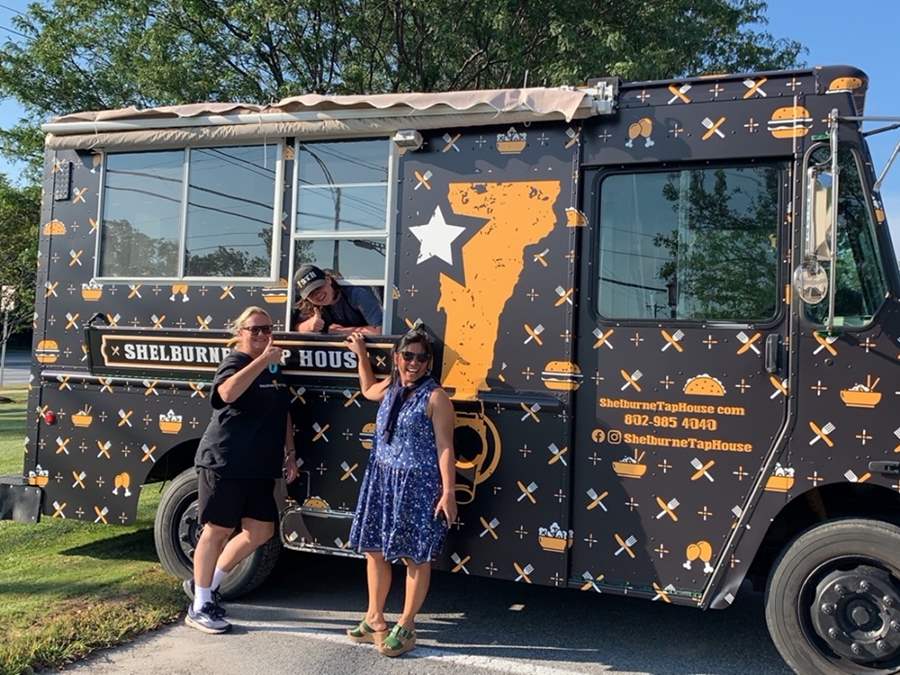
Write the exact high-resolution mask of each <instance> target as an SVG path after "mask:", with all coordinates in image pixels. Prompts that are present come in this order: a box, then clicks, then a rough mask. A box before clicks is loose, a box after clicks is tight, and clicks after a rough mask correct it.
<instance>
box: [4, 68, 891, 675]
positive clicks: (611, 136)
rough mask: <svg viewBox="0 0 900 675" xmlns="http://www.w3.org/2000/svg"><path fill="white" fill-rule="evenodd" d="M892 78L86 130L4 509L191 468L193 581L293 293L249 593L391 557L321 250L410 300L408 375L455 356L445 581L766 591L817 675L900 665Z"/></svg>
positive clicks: (120, 119) (331, 103) (707, 597)
mask: <svg viewBox="0 0 900 675" xmlns="http://www.w3.org/2000/svg"><path fill="white" fill-rule="evenodd" d="M867 84H868V80H867V77H866V75H865V74H864V73H863V72H861V71H860V70H857V69H855V68H852V67H846V66H834V67H817V68H811V69H806V70H794V71H780V72H763V73H752V74H738V75H716V76H713V77H698V78H685V79H677V80H665V81H652V82H622V81H619V80H618V79H615V78H600V79H596V80H592V81H589V82H588V83H587V84H586V85H585V86H580V87H564V88H526V89H511V90H491V91H457V92H446V93H422V94H391V95H366V96H317V95H305V96H297V97H292V98H287V99H285V100H283V101H281V102H279V103H277V104H273V105H265V106H257V105H249V104H237V103H236V104H225V103H207V104H195V105H184V106H173V107H163V108H154V109H147V110H137V109H132V108H129V109H124V110H111V111H102V112H86V113H78V114H70V115H65V116H63V117H59V118H56V119H54V120H53V121H51V122H49V123H48V124H46V125H45V126H44V131H45V132H46V165H45V166H46V169H45V174H44V200H43V207H42V227H41V236H40V252H39V258H38V271H37V274H38V293H37V303H36V307H35V314H34V327H35V342H34V368H33V379H32V382H31V392H30V399H29V404H28V405H29V420H30V426H29V431H28V439H27V443H26V446H25V457H24V467H23V476H22V479H21V480H20V481H18V483H16V484H13V483H8V484H5V485H4V486H3V487H2V488H0V512H2V513H3V515H4V517H15V518H17V519H19V520H26V521H29V520H30V521H34V520H36V519H37V518H38V517H40V516H43V517H45V518H51V519H70V520H71V519H75V520H81V521H84V522H86V523H100V524H103V525H109V526H113V525H116V524H119V523H129V522H131V521H132V520H133V519H134V518H135V514H136V508H137V503H138V498H139V496H140V494H141V488H142V487H143V486H145V485H148V484H151V483H159V482H163V481H164V482H166V488H165V492H164V495H163V497H162V501H161V504H160V506H159V509H158V513H157V516H156V527H155V536H156V544H157V550H158V553H159V557H160V560H161V561H162V564H163V565H164V567H165V568H166V569H167V570H168V571H170V572H171V573H172V574H175V575H178V576H180V577H187V576H188V575H189V574H190V569H191V556H192V553H193V547H194V545H195V542H196V540H197V535H198V531H199V524H198V522H197V508H196V478H195V474H194V471H193V468H192V464H193V458H194V452H195V450H196V447H197V443H198V440H199V438H200V436H201V434H202V432H203V430H204V428H205V426H206V423H207V421H208V419H209V416H210V402H209V397H210V382H211V379H212V375H213V373H214V372H215V370H216V366H217V364H218V362H219V361H220V360H221V358H222V357H223V356H224V354H226V353H227V350H228V349H229V343H228V338H229V334H228V333H227V331H226V326H227V323H228V321H229V320H230V319H232V318H233V317H235V316H236V315H237V314H238V313H239V312H240V311H241V310H243V309H244V308H245V307H247V306H249V305H260V306H262V307H265V308H267V309H268V310H269V311H270V313H271V314H272V316H273V318H274V320H275V324H276V329H277V332H276V336H275V343H276V344H277V345H279V346H281V347H283V348H284V350H285V360H284V362H283V363H282V365H281V367H280V370H279V375H278V377H279V379H280V382H281V383H282V384H283V385H284V386H285V387H287V388H289V391H290V394H291V396H292V399H293V400H292V405H293V419H294V427H295V433H296V444H297V447H298V454H299V456H300V458H301V460H302V466H301V478H300V480H299V481H297V482H296V483H294V484H292V485H291V486H289V487H287V488H282V489H281V490H280V492H281V493H283V494H281V497H280V503H281V517H280V523H279V526H278V531H279V536H278V537H277V538H276V539H273V541H271V542H270V543H269V544H268V545H266V546H264V547H263V548H262V549H260V550H259V551H257V552H256V553H255V554H254V555H253V556H252V557H251V558H250V559H248V560H246V561H245V562H244V563H242V565H241V567H240V568H238V569H237V570H236V572H235V573H233V574H232V575H230V576H229V578H228V580H227V582H226V587H225V588H224V591H225V592H226V593H228V594H231V595H237V594H239V593H243V592H246V591H248V590H250V589H252V588H253V587H255V586H256V585H258V584H259V583H261V582H262V581H263V580H264V579H265V576H266V574H267V573H268V572H269V571H270V570H271V568H272V565H273V564H274V561H275V559H276V557H277V554H278V551H279V550H280V549H281V548H282V547H285V548H288V549H294V550H302V551H309V552H314V553H320V554H328V555H340V556H355V555H357V554H356V553H355V552H354V551H352V550H351V549H349V548H348V536H349V530H350V524H351V521H352V517H353V512H354V508H355V500H356V494H357V490H358V487H359V485H360V481H361V479H362V475H363V472H364V471H365V467H366V463H367V459H368V456H369V453H370V451H371V450H372V448H373V444H374V443H375V433H374V432H375V427H374V419H375V412H376V407H375V405H374V404H373V403H371V402H367V401H366V400H365V399H363V398H362V397H361V396H360V391H359V382H358V379H357V375H356V372H357V368H356V360H355V356H354V355H353V354H352V353H350V352H349V351H348V350H347V349H346V346H345V344H344V342H343V341H342V338H341V336H339V335H330V334H324V335H323V334H306V333H297V332H294V331H292V330H291V329H292V327H293V324H292V320H291V313H292V310H293V308H294V305H295V302H296V300H297V298H295V292H294V289H293V288H292V283H291V282H290V280H291V279H292V278H293V276H294V273H295V271H296V270H297V269H298V268H299V267H300V265H302V264H304V263H314V264H316V265H318V266H319V267H321V268H323V269H326V270H329V271H330V272H331V273H332V274H333V275H334V276H335V278H336V279H338V280H339V281H340V283H342V284H348V285H364V286H367V287H370V288H372V289H373V291H374V292H375V293H376V294H377V295H378V297H379V298H380V299H381V301H382V303H383V314H384V319H383V325H382V327H381V328H382V332H383V336H369V337H368V338H367V339H368V342H369V352H370V357H371V359H372V362H373V366H374V368H375V370H376V372H377V373H378V374H379V376H389V373H390V364H391V349H392V347H393V345H394V344H395V343H396V342H397V340H398V337H397V336H398V335H401V334H403V333H404V332H405V331H407V330H408V329H409V328H410V327H412V326H414V325H416V324H421V325H423V326H425V327H426V328H427V330H428V331H430V333H431V335H432V336H433V337H434V339H435V343H436V347H437V357H436V360H435V364H434V372H435V375H436V376H437V377H438V379H439V380H440V381H441V382H442V384H443V386H444V387H445V388H446V389H447V391H448V392H449V393H450V394H451V397H452V399H453V401H454V406H455V409H456V415H457V428H456V433H455V440H454V442H455V450H456V468H457V483H456V495H457V500H458V503H459V505H460V508H459V517H458V519H457V520H456V521H455V522H453V523H452V524H450V534H449V537H448V540H447V544H446V547H445V549H444V552H443V555H442V557H441V559H440V561H439V562H438V563H437V566H438V568H439V569H443V570H446V571H448V572H450V573H453V574H464V575H479V576H487V577H493V578H496V579H502V580H506V581H509V582H514V583H523V584H541V585H548V586H555V587H558V588H559V589H560V590H561V591H562V590H563V589H568V590H567V591H566V592H576V593H577V592H580V593H584V594H586V595H587V596H589V597H591V598H593V597H594V594H606V593H609V594H623V595H629V596H635V597H638V598H644V599H647V600H649V601H652V602H656V603H659V604H660V605H664V604H674V605H690V606H694V607H699V608H703V609H724V608H727V607H729V606H730V605H731V604H732V603H733V602H734V601H735V597H736V595H737V593H738V590H739V588H740V586H741V585H742V583H743V582H744V581H745V580H750V581H753V582H754V583H755V584H757V585H758V587H759V588H765V589H766V594H767V595H766V618H767V622H768V625H769V628H770V632H771V635H772V639H773V641H774V643H775V644H776V646H777V647H778V649H779V651H780V653H781V654H782V655H783V657H784V659H785V660H786V662H787V663H788V664H790V665H791V666H792V667H793V668H794V669H795V670H797V671H798V672H804V673H806V672H835V673H850V672H853V673H859V672H865V673H882V672H895V671H896V669H897V668H898V667H900V527H898V523H900V426H898V424H900V422H898V419H897V418H894V417H892V414H891V412H890V411H891V410H896V405H897V401H898V399H897V397H898V396H900V361H898V359H900V302H898V293H900V276H898V269H897V263H896V261H895V256H894V252H893V250H892V246H891V240H890V237H889V232H888V226H887V222H886V218H885V213H884V209H883V206H882V202H881V199H880V196H879V191H878V188H879V185H880V179H881V178H883V174H882V175H881V176H880V177H879V175H878V174H877V173H876V170H875V168H874V167H873V164H872V160H871V157H870V155H869V151H868V149H867V143H866V136H867V135H868V134H869V133H872V132H866V133H864V132H863V130H862V123H863V121H864V119H869V118H865V117H864V114H865V113H864V101H865V93H866V88H867ZM886 121H887V122H891V120H890V119H887V120H886ZM893 121H894V122H896V119H895V120H893ZM896 126H897V125H896V124H886V125H885V127H884V128H883V129H877V130H876V131H882V130H884V131H886V130H889V129H890V128H894V127H896ZM273 423H274V422H273Z"/></svg>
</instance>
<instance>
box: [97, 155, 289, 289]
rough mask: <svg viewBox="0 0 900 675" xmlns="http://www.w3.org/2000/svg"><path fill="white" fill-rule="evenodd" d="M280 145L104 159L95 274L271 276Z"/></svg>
mask: <svg viewBox="0 0 900 675" xmlns="http://www.w3.org/2000/svg"><path fill="white" fill-rule="evenodd" d="M278 154H279V152H278V146H277V145H271V144H267V145H253V146H241V147H223V148H187V149H184V150H167V151H156V152H126V153H111V154H108V155H107V156H106V164H105V168H104V179H103V190H102V197H101V201H102V218H101V222H102V226H101V234H100V256H99V259H100V260H99V269H98V276H99V277H101V278H103V277H115V278H136V277H137V278H146V277H152V278H163V279H176V278H178V279H180V278H207V277H215V278H220V277H224V278H248V279H268V278H270V277H271V276H272V243H273V242H272V233H273V231H274V227H275V224H274V223H275V208H276V198H277V192H276V173H277V167H278V160H279V157H278Z"/></svg>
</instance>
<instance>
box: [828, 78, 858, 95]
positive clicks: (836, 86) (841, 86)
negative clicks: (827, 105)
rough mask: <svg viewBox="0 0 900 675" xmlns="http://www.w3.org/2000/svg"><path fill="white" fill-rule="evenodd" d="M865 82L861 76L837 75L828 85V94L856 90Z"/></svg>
mask: <svg viewBox="0 0 900 675" xmlns="http://www.w3.org/2000/svg"><path fill="white" fill-rule="evenodd" d="M864 84H865V82H864V81H863V79H862V78H861V77H836V78H834V79H833V80H832V81H831V82H830V83H829V85H828V90H827V91H826V92H825V93H827V94H839V93H842V92H846V91H855V90H857V89H859V88H860V87H862V86H863V85H864Z"/></svg>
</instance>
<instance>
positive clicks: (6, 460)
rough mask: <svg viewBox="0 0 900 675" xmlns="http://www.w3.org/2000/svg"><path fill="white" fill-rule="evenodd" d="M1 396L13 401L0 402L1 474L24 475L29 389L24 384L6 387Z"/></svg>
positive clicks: (1, 391)
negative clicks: (26, 403)
mask: <svg viewBox="0 0 900 675" xmlns="http://www.w3.org/2000/svg"><path fill="white" fill-rule="evenodd" d="M0 396H4V397H6V398H11V399H12V400H13V403H0V476H5V475H9V474H16V475H20V476H21V475H22V465H23V463H24V460H25V402H26V400H27V399H28V390H27V389H25V387H24V386H20V387H5V388H3V389H2V390H0Z"/></svg>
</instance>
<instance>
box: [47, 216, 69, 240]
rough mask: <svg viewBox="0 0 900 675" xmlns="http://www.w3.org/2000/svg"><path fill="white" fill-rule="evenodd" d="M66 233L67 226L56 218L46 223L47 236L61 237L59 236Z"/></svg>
mask: <svg viewBox="0 0 900 675" xmlns="http://www.w3.org/2000/svg"><path fill="white" fill-rule="evenodd" d="M65 233H66V224H65V223H64V222H63V221H61V220H57V219H56V218H54V219H53V220H51V221H50V222H49V223H44V234H45V235H46V236H51V235H57V236H59V235H63V234H65Z"/></svg>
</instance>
